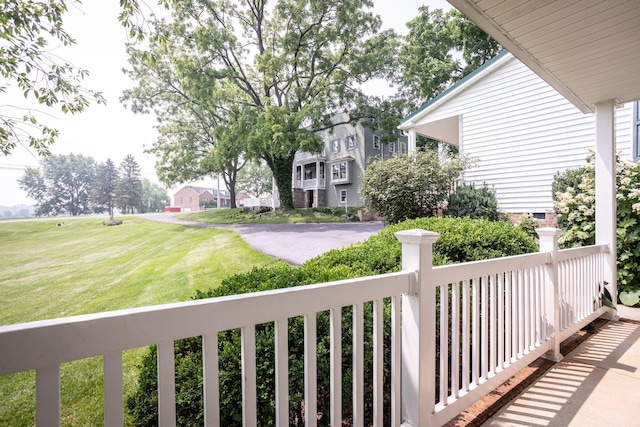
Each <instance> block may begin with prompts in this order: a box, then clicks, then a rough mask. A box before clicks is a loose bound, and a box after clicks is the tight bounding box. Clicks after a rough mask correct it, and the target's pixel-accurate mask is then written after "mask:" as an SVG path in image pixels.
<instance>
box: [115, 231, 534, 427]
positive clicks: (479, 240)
mask: <svg viewBox="0 0 640 427" xmlns="http://www.w3.org/2000/svg"><path fill="white" fill-rule="evenodd" d="M415 228H421V229H425V230H430V231H434V232H437V233H440V238H439V239H438V240H437V241H436V243H435V245H434V264H435V265H442V264H448V263H456V262H467V261H476V260H481V259H488V258H495V257H501V256H509V255H518V254H523V253H530V252H535V251H537V246H536V245H535V242H534V240H533V238H532V237H530V236H528V235H527V234H526V233H524V232H523V231H522V230H519V229H517V228H516V227H514V226H513V225H511V224H510V223H508V222H503V221H500V222H491V221H487V220H471V219H468V218H423V219H415V220H409V221H405V222H402V223H400V224H396V225H393V226H390V227H387V228H385V229H384V230H382V231H381V232H379V233H378V234H376V235H374V236H371V237H370V238H369V239H368V240H366V241H365V242H364V243H360V244H356V245H352V246H349V247H346V248H344V249H339V250H331V251H329V252H327V253H325V254H323V255H320V256H318V257H316V258H314V259H312V260H309V261H307V262H306V263H304V264H303V265H301V266H297V267H295V266H290V265H285V264H281V265H277V266H271V267H264V268H254V269H253V270H252V271H250V272H248V273H243V274H237V275H234V276H231V277H229V278H227V279H225V280H223V281H222V283H221V284H220V286H219V287H217V288H216V289H210V290H208V291H206V292H198V293H197V294H196V295H194V296H193V297H192V298H193V299H201V298H210V297H218V296H225V295H235V294H242V293H247V292H255V291H265V290H271V289H280V288H287V287H292V286H299V285H305V284H312V283H320V282H327V281H333V280H341V279H348V278H354V277H363V276H368V275H375V274H383V273H389V272H394V271H399V270H400V268H401V256H402V251H401V244H400V243H399V242H398V240H397V239H396V238H395V236H394V233H395V232H397V231H400V230H409V229H415ZM370 307H371V303H369V304H367V306H366V307H365V331H366V334H365V335H366V336H365V349H370V348H371V345H372V342H373V338H372V333H371V328H372V326H371V325H372V316H371V310H370ZM342 313H343V343H342V346H343V363H342V365H343V366H342V367H343V404H344V405H345V406H344V408H345V409H344V412H343V414H344V418H345V421H346V422H347V423H348V422H349V420H350V419H351V413H350V407H351V401H352V399H351V393H352V389H351V366H352V365H351V363H352V360H351V346H352V335H351V307H345V308H343V312H342ZM389 313H390V308H389V304H385V323H386V327H385V334H388V331H389V327H388V326H389V325H388V323H389V318H390V317H389ZM317 326H318V330H317V337H318V342H317V350H318V412H319V420H318V424H319V425H328V420H329V348H330V346H329V344H330V343H329V316H328V313H326V312H322V313H318V315H317ZM303 337H304V327H303V319H302V318H301V317H297V318H292V319H289V378H290V379H289V383H290V384H289V387H290V424H292V425H298V424H300V425H302V424H303V423H304V420H303V407H304V402H303V396H304V378H303V372H304V347H303V343H304V338H303ZM389 339H390V337H389V336H386V337H385V340H386V342H389ZM175 353H176V405H177V414H178V425H183V426H191V425H194V426H195V425H202V422H203V415H202V412H203V411H202V363H201V359H202V354H201V339H200V338H190V339H185V340H180V341H177V342H176V343H175ZM256 354H257V376H258V379H257V387H258V390H257V396H258V419H259V420H260V425H261V426H270V425H275V420H274V418H275V407H274V402H275V389H274V359H275V356H274V338H273V324H272V323H268V324H263V325H257V326H256ZM219 359H220V362H219V364H220V366H219V373H220V381H221V386H220V390H221V397H220V406H221V424H222V425H224V426H234V425H242V417H241V414H242V392H241V380H242V378H241V369H240V332H239V331H238V330H233V331H225V332H222V333H220V335H219ZM389 365H390V355H389V354H388V353H387V354H385V381H384V382H385V387H386V388H387V389H389V387H390V385H389V384H390V382H389V379H390V377H389V375H388V372H389V370H388V368H389ZM371 366H372V355H371V352H370V351H367V352H365V373H366V374H365V377H366V378H365V382H366V385H365V402H371V396H372V387H371V381H372V379H371V371H372V369H371ZM156 389H157V372H156V350H155V347H151V348H150V350H149V352H148V353H147V355H146V356H145V357H144V359H143V362H142V365H141V366H140V374H139V381H138V388H137V389H136V390H135V391H134V392H133V393H132V394H131V395H129V396H128V397H127V407H128V408H129V411H130V415H131V416H132V418H133V420H134V422H135V425H140V426H153V425H157V422H158V420H157V391H156ZM389 390H390V389H389ZM388 395H389V392H386V393H385V396H388ZM385 405H388V402H385ZM386 412H387V413H388V411H386ZM371 416H372V408H371V406H370V405H369V404H365V418H366V419H365V424H369V423H370V422H371Z"/></svg>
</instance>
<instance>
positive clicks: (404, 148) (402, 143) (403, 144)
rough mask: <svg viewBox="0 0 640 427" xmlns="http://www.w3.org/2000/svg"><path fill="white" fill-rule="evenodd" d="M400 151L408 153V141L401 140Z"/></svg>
mask: <svg viewBox="0 0 640 427" xmlns="http://www.w3.org/2000/svg"><path fill="white" fill-rule="evenodd" d="M400 152H401V153H406V152H407V143H406V142H401V143H400Z"/></svg>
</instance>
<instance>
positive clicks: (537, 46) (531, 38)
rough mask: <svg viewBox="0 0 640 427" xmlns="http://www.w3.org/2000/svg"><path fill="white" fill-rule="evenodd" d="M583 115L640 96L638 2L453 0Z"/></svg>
mask: <svg viewBox="0 0 640 427" xmlns="http://www.w3.org/2000/svg"><path fill="white" fill-rule="evenodd" d="M448 1H449V3H451V4H452V5H453V6H454V7H456V8H457V9H458V10H460V11H461V12H462V13H463V14H464V15H466V16H467V17H468V18H469V19H471V20H473V21H474V22H475V23H476V24H477V25H478V26H479V27H480V28H482V29H483V30H484V31H485V32H487V33H488V34H489V35H491V37H493V38H494V39H496V40H497V41H498V42H500V43H501V44H502V45H503V46H504V47H505V48H506V49H507V50H509V51H510V52H511V53H513V55H514V56H515V57H517V58H518V59H519V60H520V61H522V62H523V63H524V64H525V65H527V66H528V67H529V68H531V69H532V70H533V71H534V72H535V73H536V74H538V75H539V76H540V77H541V78H542V79H544V80H545V81H546V82H547V83H549V85H551V86H552V87H553V88H554V89H556V90H557V91H558V92H560V93H561V94H562V95H563V96H564V97H565V98H567V99H568V100H569V101H570V102H572V103H573V104H574V105H575V106H576V107H577V108H579V109H580V110H581V111H582V112H584V113H591V112H594V111H595V104H596V103H598V102H602V101H607V100H611V99H613V100H615V101H616V102H618V103H623V102H629V101H635V100H638V99H640V77H639V76H640V48H639V47H640V2H639V1H638V0H448Z"/></svg>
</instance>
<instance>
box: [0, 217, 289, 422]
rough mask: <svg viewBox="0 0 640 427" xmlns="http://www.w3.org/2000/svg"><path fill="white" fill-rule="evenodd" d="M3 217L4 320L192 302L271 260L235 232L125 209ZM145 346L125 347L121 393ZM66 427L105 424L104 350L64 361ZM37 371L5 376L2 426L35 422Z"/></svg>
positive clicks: (0, 389) (0, 286)
mask: <svg viewBox="0 0 640 427" xmlns="http://www.w3.org/2000/svg"><path fill="white" fill-rule="evenodd" d="M120 219H123V221H124V222H123V224H122V225H119V226H115V227H107V226H104V225H102V220H103V218H83V219H64V220H63V221H64V225H63V226H61V227H59V226H57V225H56V223H57V222H60V221H61V220H60V219H56V220H33V221H23V222H0V272H2V273H1V274H0V301H2V304H0V325H7V324H12V323H19V322H28V321H34V320H44V319H52V318H56V317H64V316H73V315H78V314H86V313H95V312H102V311H109V310H117V309H122V308H131V307H140V306H146V305H154V304H162V303H168V302H177V301H186V300H188V299H189V297H190V296H191V295H192V294H193V293H194V292H195V290H196V289H199V290H205V289H208V288H211V287H216V286H217V285H218V284H219V283H220V281H221V280H222V279H223V278H225V277H227V276H229V275H231V274H234V273H236V272H240V271H246V270H249V269H251V268H252V267H253V266H259V265H265V264H269V263H274V262H277V261H274V260H273V259H272V258H270V257H268V256H266V255H263V254H261V253H259V252H256V251H254V250H253V249H251V248H250V247H249V246H248V245H247V244H246V243H245V242H244V240H242V238H240V236H239V235H237V234H236V233H234V232H232V231H228V230H222V229H212V228H192V227H185V226H181V225H173V224H165V223H159V222H153V221H145V220H141V219H139V218H136V217H121V218H120ZM142 353H143V349H134V350H131V351H127V352H125V354H124V374H125V393H128V390H130V389H131V388H132V386H133V382H134V381H135V373H136V365H137V364H138V363H139V359H140V357H141V355H142ZM61 383H62V385H61V387H62V416H63V419H62V425H70V426H81V425H82V426H87V425H92V426H93V425H102V424H103V415H102V403H103V396H102V394H103V393H102V384H103V383H102V358H100V357H97V358H92V359H87V360H83V361H78V362H73V363H68V364H65V365H64V366H62V367H61ZM34 396H35V375H34V373H33V372H26V373H19V374H14V375H10V376H7V377H0V426H5V425H7V426H8V425H10V426H30V425H34V424H35V420H34V417H35V411H34V402H35V397H34Z"/></svg>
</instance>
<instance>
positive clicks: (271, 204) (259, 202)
mask: <svg viewBox="0 0 640 427" xmlns="http://www.w3.org/2000/svg"><path fill="white" fill-rule="evenodd" d="M242 206H244V207H246V208H258V207H262V206H266V207H268V208H272V209H277V208H279V207H280V200H278V199H275V200H274V199H273V198H272V197H260V198H251V199H244V200H243V201H242Z"/></svg>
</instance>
